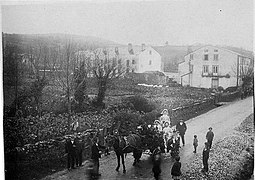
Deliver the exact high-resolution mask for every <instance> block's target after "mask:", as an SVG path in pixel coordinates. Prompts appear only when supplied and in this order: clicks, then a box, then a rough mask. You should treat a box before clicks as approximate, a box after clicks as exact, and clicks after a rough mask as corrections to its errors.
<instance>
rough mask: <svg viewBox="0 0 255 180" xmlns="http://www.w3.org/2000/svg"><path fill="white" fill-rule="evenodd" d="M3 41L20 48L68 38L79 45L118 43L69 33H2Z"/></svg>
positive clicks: (90, 45)
mask: <svg viewBox="0 0 255 180" xmlns="http://www.w3.org/2000/svg"><path fill="white" fill-rule="evenodd" d="M3 39H4V43H10V44H15V45H17V46H19V47H20V48H21V49H24V48H26V47H27V46H33V45H36V44H38V43H47V44H49V45H50V46H55V45H60V46H63V45H65V44H66V43H67V42H68V41H69V40H71V41H72V42H73V43H74V44H76V45H78V46H79V47H89V48H93V47H104V46H112V45H119V44H118V43H116V42H113V41H110V40H105V39H102V38H97V37H93V36H81V35H70V34H7V33H3Z"/></svg>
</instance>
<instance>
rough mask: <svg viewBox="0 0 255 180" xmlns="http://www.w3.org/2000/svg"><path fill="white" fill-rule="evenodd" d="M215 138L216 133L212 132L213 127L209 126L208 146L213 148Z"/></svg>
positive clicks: (207, 134)
mask: <svg viewBox="0 0 255 180" xmlns="http://www.w3.org/2000/svg"><path fill="white" fill-rule="evenodd" d="M213 138H214V133H213V132H212V128H211V127H210V128H209V131H208V132H207V133H206V139H207V142H208V148H209V149H211V148H212V141H213Z"/></svg>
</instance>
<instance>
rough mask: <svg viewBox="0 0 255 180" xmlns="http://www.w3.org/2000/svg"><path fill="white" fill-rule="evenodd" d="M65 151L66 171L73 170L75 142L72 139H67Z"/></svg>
mask: <svg viewBox="0 0 255 180" xmlns="http://www.w3.org/2000/svg"><path fill="white" fill-rule="evenodd" d="M65 151H66V153H67V169H70V168H71V169H75V168H74V163H75V157H76V154H75V153H76V142H75V141H74V137H71V138H68V139H67V140H66V144H65Z"/></svg>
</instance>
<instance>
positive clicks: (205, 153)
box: [202, 142, 210, 173]
mask: <svg viewBox="0 0 255 180" xmlns="http://www.w3.org/2000/svg"><path fill="white" fill-rule="evenodd" d="M209 151H210V150H209V147H208V143H207V142H206V143H205V147H204V149H203V166H204V167H203V169H202V172H203V173H204V172H208V159H209Z"/></svg>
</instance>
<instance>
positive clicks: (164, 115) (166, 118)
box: [159, 109, 171, 127]
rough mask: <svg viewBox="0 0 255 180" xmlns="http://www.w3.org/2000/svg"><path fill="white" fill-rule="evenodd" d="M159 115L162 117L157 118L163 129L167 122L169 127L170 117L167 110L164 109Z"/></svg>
mask: <svg viewBox="0 0 255 180" xmlns="http://www.w3.org/2000/svg"><path fill="white" fill-rule="evenodd" d="M161 114H162V116H161V117H160V118H159V121H160V123H161V125H162V126H163V127H164V126H165V123H166V122H167V123H168V124H169V125H170V126H171V120H170V117H169V115H168V110H167V109H164V110H163V111H162V112H161Z"/></svg>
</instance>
